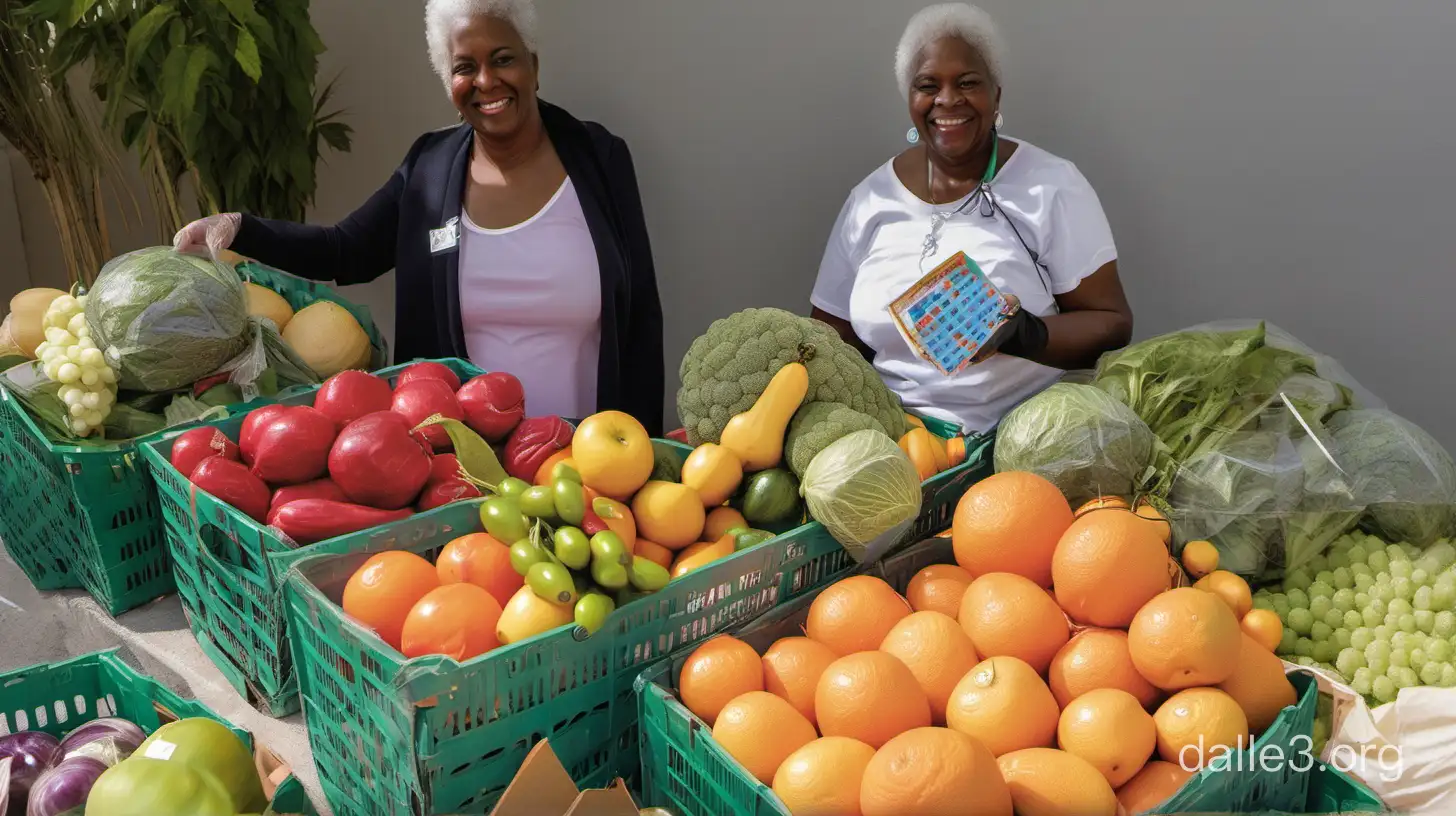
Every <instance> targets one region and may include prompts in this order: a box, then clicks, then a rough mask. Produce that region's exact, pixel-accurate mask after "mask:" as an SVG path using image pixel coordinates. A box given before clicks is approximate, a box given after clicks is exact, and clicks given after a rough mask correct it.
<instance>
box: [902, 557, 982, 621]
mask: <svg viewBox="0 0 1456 816" xmlns="http://www.w3.org/2000/svg"><path fill="white" fill-rule="evenodd" d="M972 580H973V579H972V577H971V574H970V573H969V572H966V570H965V568H964V567H958V566H956V565H955V564H931V565H930V566H928V567H926V568H925V569H923V570H921V571H919V572H917V573H915V577H914V578H911V579H910V585H909V586H907V587H905V599H906V600H908V601H909V602H910V608H911V609H914V610H915V611H916V612H941V613H943V614H946V615H950V616H951V617H952V618H954V617H956V616H958V615H960V613H961V598H963V597H965V594H966V587H968V586H970V585H971V581H972Z"/></svg>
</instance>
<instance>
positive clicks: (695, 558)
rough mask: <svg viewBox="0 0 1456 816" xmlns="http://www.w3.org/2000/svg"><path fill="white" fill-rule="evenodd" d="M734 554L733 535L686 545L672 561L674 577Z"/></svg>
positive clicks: (679, 576)
mask: <svg viewBox="0 0 1456 816" xmlns="http://www.w3.org/2000/svg"><path fill="white" fill-rule="evenodd" d="M732 554H733V536H723V537H722V538H720V539H718V540H717V541H699V542H698V543H696V544H693V545H692V546H690V547H685V548H683V550H682V551H681V552H679V553H678V554H677V558H676V559H674V560H673V562H672V569H671V570H670V572H671V573H672V577H673V578H681V577H683V576H684V575H687V574H688V573H690V572H692V571H693V570H695V569H698V568H700V567H704V566H706V565H708V564H711V563H713V562H714V561H719V560H722V559H724V558H727V557H728V556H730V555H732Z"/></svg>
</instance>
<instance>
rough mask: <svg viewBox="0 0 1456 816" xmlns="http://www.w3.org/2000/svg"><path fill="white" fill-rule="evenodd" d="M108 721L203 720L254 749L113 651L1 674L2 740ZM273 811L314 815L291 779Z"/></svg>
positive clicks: (151, 727)
mask: <svg viewBox="0 0 1456 816" xmlns="http://www.w3.org/2000/svg"><path fill="white" fill-rule="evenodd" d="M112 716H115V717H124V718H126V719H128V720H131V721H132V722H134V723H136V724H137V725H139V726H141V728H142V730H143V731H146V732H147V733H148V734H150V733H152V732H153V731H155V730H157V729H158V728H159V727H161V726H162V724H163V723H164V722H170V721H171V720H173V719H187V718H192V717H206V718H208V719H210V720H217V721H218V722H220V723H222V724H224V725H226V726H228V727H229V728H232V730H233V733H235V734H237V735H238V736H239V737H241V738H242V739H243V741H244V742H246V743H248V745H249V747H251V746H252V744H253V738H252V735H250V734H248V732H246V731H243V730H241V729H238V728H234V727H233V725H232V724H231V723H229V722H228V721H227V720H224V719H223V718H221V717H219V716H217V715H216V714H214V713H213V712H212V710H211V709H209V708H208V707H207V706H205V705H203V704H202V703H199V702H197V701H196V700H187V699H183V698H182V697H179V696H178V695H176V694H175V693H173V692H172V690H171V689H169V688H167V687H166V686H163V685H162V684H160V683H158V682H157V681H155V680H153V679H151V678H150V677H145V676H143V675H141V674H138V673H137V672H136V671H135V670H134V669H132V667H131V666H129V665H127V664H126V662H125V661H123V660H122V659H121V658H120V657H119V656H117V654H116V653H115V650H111V651H105V652H95V653H93V654H89V655H85V656H83V657H77V658H72V659H71V660H67V661H64V662H61V663H50V664H40V665H36V666H29V667H26V668H23V669H14V670H12V671H7V672H3V673H0V734H9V733H14V732H16V731H45V732H46V733H48V734H51V735H53V736H56V737H62V736H65V734H66V733H67V732H69V731H71V730H72V729H74V728H76V726H78V725H81V724H83V723H87V722H90V721H91V720H94V719H98V718H100V717H112ZM272 808H273V812H275V813H280V814H290V815H291V814H302V816H314V814H315V813H317V811H316V810H314V807H313V805H312V803H310V802H309V801H308V795H307V794H305V793H304V790H303V785H302V784H300V783H299V781H298V780H297V779H295V778H293V777H292V776H290V777H288V778H287V779H285V780H284V781H283V783H282V784H281V785H279V786H278V790H277V791H275V792H274V794H273V802H272Z"/></svg>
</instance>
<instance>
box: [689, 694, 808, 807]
mask: <svg viewBox="0 0 1456 816" xmlns="http://www.w3.org/2000/svg"><path fill="white" fill-rule="evenodd" d="M818 736H819V735H818V734H815V733H814V726H812V725H810V724H809V721H808V720H806V719H804V715H803V714H800V713H799V712H798V711H795V710H794V707H793V706H791V705H789V703H788V701H787V700H785V699H784V698H782V697H776V696H774V695H772V694H769V693H768V692H766V691H750V692H748V693H747V694H740V695H738V696H737V697H734V698H733V699H732V700H729V701H728V704H727V705H725V706H723V710H722V711H721V712H719V714H718V720H717V722H715V723H713V739H714V740H716V741H717V743H718V744H719V745H721V746H722V747H723V750H725V751H727V752H728V754H729V755H730V756H732V757H733V758H734V759H736V760H738V761H739V762H740V763H742V764H743V767H744V768H745V769H747V770H748V772H749V773H750V774H752V775H753V777H754V778H755V779H757V780H758V781H760V782H762V783H763V784H765V785H772V784H773V780H774V774H775V773H776V772H777V771H778V769H779V766H780V765H782V764H784V760H786V759H788V758H789V757H790V756H791V755H792V754H793V753H794V752H795V751H797V750H799V749H800V748H803V747H804V746H805V745H808V744H809V743H811V742H813V741H814V740H815V739H816V738H817V737H818Z"/></svg>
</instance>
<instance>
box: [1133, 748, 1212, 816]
mask: <svg viewBox="0 0 1456 816" xmlns="http://www.w3.org/2000/svg"><path fill="white" fill-rule="evenodd" d="M1192 775H1193V772H1192V771H1185V770H1183V769H1182V768H1180V767H1178V766H1177V765H1174V764H1173V763H1171V762H1164V761H1162V760H1160V759H1155V760H1153V761H1152V762H1149V763H1148V764H1146V765H1144V766H1143V769H1142V770H1141V771H1138V772H1137V776H1134V777H1133V778H1132V779H1129V780H1128V781H1127V784H1126V785H1123V786H1122V787H1120V788H1118V789H1117V801H1119V802H1121V803H1122V808H1123V810H1125V811H1127V814H1128V816H1137V814H1139V813H1142V812H1144V811H1148V810H1152V809H1153V808H1155V807H1157V806H1158V805H1161V804H1163V803H1164V802H1166V801H1168V800H1169V799H1170V798H1172V796H1173V794H1175V793H1177V792H1178V789H1179V788H1181V787H1183V783H1184V782H1187V781H1188V777H1190V776H1192Z"/></svg>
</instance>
